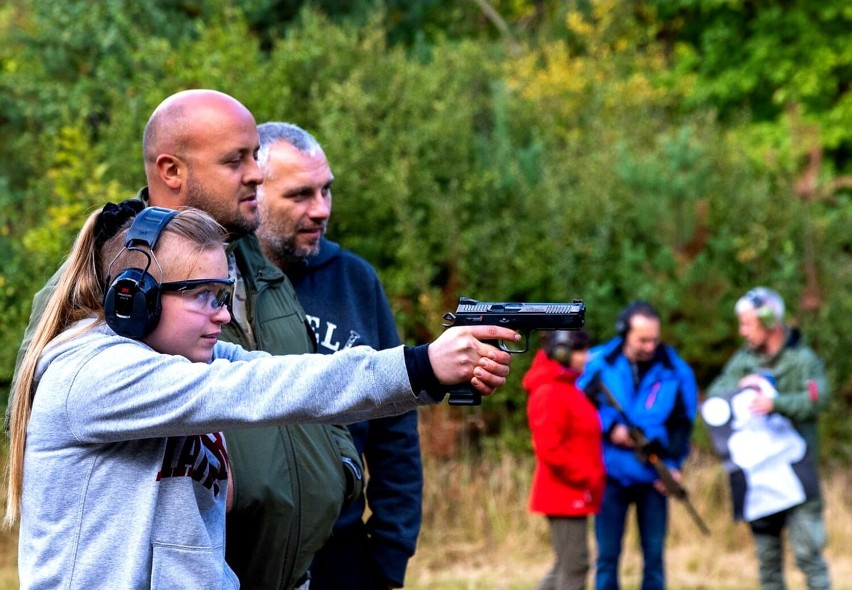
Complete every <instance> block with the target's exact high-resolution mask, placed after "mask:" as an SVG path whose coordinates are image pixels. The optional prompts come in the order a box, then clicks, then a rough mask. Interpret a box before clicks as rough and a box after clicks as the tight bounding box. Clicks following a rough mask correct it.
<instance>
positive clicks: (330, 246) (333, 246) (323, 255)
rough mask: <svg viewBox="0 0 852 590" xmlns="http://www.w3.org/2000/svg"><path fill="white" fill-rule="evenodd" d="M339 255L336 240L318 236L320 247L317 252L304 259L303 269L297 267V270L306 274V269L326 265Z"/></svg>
mask: <svg viewBox="0 0 852 590" xmlns="http://www.w3.org/2000/svg"><path fill="white" fill-rule="evenodd" d="M339 255H340V244H338V243H337V242H332V241H331V240H329V239H327V238H325V237H322V238H320V247H319V252H317V254H316V256H310V257H308V258H307V259H305V266H304V268H305V270H302V269H299V271H298V272H303V273H305V274H307V271H308V270H312V271H313V270H316V269H318V268H322V267H323V266H326V265H328V264H329V263H331V261H333V260H334V259H335V258H337V257H338V256H339ZM288 274H289V273H288Z"/></svg>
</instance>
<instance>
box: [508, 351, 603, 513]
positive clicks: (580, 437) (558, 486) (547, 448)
mask: <svg viewBox="0 0 852 590" xmlns="http://www.w3.org/2000/svg"><path fill="white" fill-rule="evenodd" d="M578 376H579V373H577V372H575V371H573V370H571V369H569V368H567V367H565V366H564V365H562V364H560V363H559V362H557V361H554V360H551V359H549V358H547V355H546V354H545V353H544V351H539V352H538V354H536V356H535V359H534V360H533V363H532V366H531V367H530V370H529V371H528V372H527V374H526V375H524V380H523V385H524V388H525V389H526V390H527V392H528V393H529V399H528V401H527V419H528V420H529V425H530V431H531V433H532V442H533V449H534V451H535V457H536V465H535V473H534V475H533V482H532V488H531V490H530V505H529V507H530V510H531V511H533V512H541V513H544V514H546V515H548V516H584V515H589V514H596V513H597V512H598V511H599V510H600V505H601V497H602V496H603V490H604V480H605V473H604V464H603V444H602V441H601V423H600V418H599V417H598V412H597V409H596V408H595V406H594V405H593V404H592V403H591V402H590V401H589V399H588V398H587V397H586V396H585V394H583V392H582V391H580V390H579V389H577V387H576V386H575V385H574V381H575V380H576V379H577V377H578Z"/></svg>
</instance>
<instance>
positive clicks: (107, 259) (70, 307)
mask: <svg viewBox="0 0 852 590" xmlns="http://www.w3.org/2000/svg"><path fill="white" fill-rule="evenodd" d="M101 211H102V210H98V211H95V212H94V213H92V214H91V215H90V216H89V218H88V219H87V220H86V223H85V224H84V225H83V228H82V229H81V230H80V233H79V234H78V236H77V239H76V241H75V242H74V246H73V247H72V249H71V253H70V255H69V256H68V260H67V261H66V264H65V266H64V268H63V270H62V272H61V274H60V275H59V279H58V281H57V283H56V286H55V288H54V289H53V292H52V293H51V295H50V298H49V299H48V301H47V305H46V306H45V309H44V313H43V314H42V315H41V317H40V318H39V320H38V323H37V324H36V327H35V330H34V331H33V338H32V341H31V342H30V345H29V348H28V349H27V351H26V353H25V354H24V356H23V358H22V359H21V364H20V366H19V368H18V371H17V374H16V376H15V379H14V383H13V388H12V391H11V392H10V398H9V399H10V403H11V405H12V411H11V416H10V428H9V439H10V445H9V462H8V466H7V494H6V515H5V518H4V524H5V525H6V526H9V527H10V526H12V525H14V523H15V521H16V520H17V519H18V516H19V514H20V506H21V493H22V488H23V476H24V451H25V450H26V436H27V424H28V423H29V420H30V415H31V414H32V402H33V398H34V397H35V391H34V388H35V387H36V368H37V366H38V362H39V359H40V358H41V356H42V354H43V353H44V351H45V349H47V348H48V347H49V346H52V345H54V344H56V343H59V342H63V341H66V340H69V339H71V338H73V337H75V336H78V335H80V334H82V333H84V332H85V331H87V330H90V329H91V328H93V327H94V326H96V325H98V324H100V323H103V322H104V308H103V298H104V286H105V284H104V283H105V281H106V280H107V279H108V275H109V273H110V267H111V266H117V267H118V268H125V267H124V266H122V264H123V262H124V259H125V258H126V254H132V253H131V252H127V251H126V250H125V248H124V238H125V235H126V234H127V231H128V230H129V229H130V226H131V224H132V219H131V220H128V221H127V222H126V223H125V224H124V225H123V226H122V227H121V228H120V229H119V230H118V233H117V234H116V235H114V236H112V237H111V238H109V239H107V240H106V242H105V243H104V244H103V246H102V247H101V248H100V249H98V246H97V241H96V238H97V236H96V231H97V230H96V227H97V225H98V218H99V217H100V215H101ZM170 237H176V238H183V241H182V242H181V243H180V246H181V247H185V245H186V241H189V242H190V243H192V244H194V245H196V246H197V251H198V252H201V251H207V250H211V249H215V248H222V247H223V245H224V241H225V239H226V237H227V234H226V232H225V230H224V228H222V226H221V225H219V224H218V223H217V222H216V221H215V220H214V219H213V218H212V217H211V216H210V215H209V214H207V213H205V212H204V211H201V210H200V209H194V208H191V207H186V208H183V209H180V210H179V211H178V214H177V215H176V216H175V217H173V218H172V219H171V220H170V221H169V223H168V225H167V226H166V227H165V228H164V230H163V235H162V239H160V240H159V241H158V243H157V246H156V248H155V252H157V253H160V254H161V256H160V258H162V259H166V260H170V259H174V260H180V259H181V258H183V259H185V258H186V257H185V252H181V256H174V257H170V256H163V255H162V254H163V251H164V250H168V249H169V248H174V247H175V246H176V245H177V242H176V241H175V240H172V239H168V238H170ZM152 254H153V253H152ZM137 255H138V254H137ZM160 280H162V279H160ZM89 317H95V318H96V321H95V322H93V323H92V324H90V325H87V326H86V327H83V328H74V329H70V328H71V326H73V325H74V324H75V323H76V322H78V321H80V320H82V319H85V318H89Z"/></svg>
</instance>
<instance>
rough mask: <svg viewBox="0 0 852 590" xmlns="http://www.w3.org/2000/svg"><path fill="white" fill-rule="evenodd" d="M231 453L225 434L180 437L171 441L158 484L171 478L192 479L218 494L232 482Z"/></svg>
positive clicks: (168, 441) (166, 451)
mask: <svg viewBox="0 0 852 590" xmlns="http://www.w3.org/2000/svg"><path fill="white" fill-rule="evenodd" d="M228 465H229V463H228V451H227V450H226V449H225V441H224V438H223V437H222V433H220V432H216V433H213V434H205V435H201V436H176V437H171V438H169V439H167V441H166V449H165V451H164V452H163V465H162V467H161V468H160V471H159V473H157V481H160V480H163V479H166V478H169V477H191V478H192V479H194V480H195V481H197V482H198V483H200V484H201V485H202V486H204V487H205V488H207V489H208V490H212V491H213V494H214V495H219V492H220V491H221V489H222V482H225V481H227V480H228Z"/></svg>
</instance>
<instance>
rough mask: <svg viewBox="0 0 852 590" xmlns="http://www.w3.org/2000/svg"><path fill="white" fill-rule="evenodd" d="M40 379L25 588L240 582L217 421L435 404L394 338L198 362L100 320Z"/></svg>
mask: <svg viewBox="0 0 852 590" xmlns="http://www.w3.org/2000/svg"><path fill="white" fill-rule="evenodd" d="M88 323H89V324H91V323H92V322H91V321H89V322H88ZM80 327H82V326H81V325H77V326H75V327H74V329H77V328H80ZM37 378H38V384H37V389H36V395H35V397H34V399H33V407H32V416H31V418H30V422H29V424H28V426H27V445H26V452H25V457H24V486H23V498H22V507H21V527H20V537H19V557H18V559H19V575H20V581H21V588H22V590H25V589H30V588H38V589H42V588H51V589H56V588H68V589H70V588H80V589H86V590H89V589H92V588H110V589H122V588H151V589H159V588H182V589H194V588H197V589H205V590H210V589H218V588H223V589H224V588H238V587H239V581H238V580H237V577H236V576H235V575H234V573H233V572H232V571H231V570H230V568H229V567H228V566H227V565H226V563H225V548H224V540H225V531H224V528H225V504H226V497H227V488H228V485H227V484H228V481H227V479H228V477H229V472H230V469H229V466H228V454H227V449H226V448H225V444H224V439H223V437H222V435H221V433H220V431H222V430H226V429H236V428H241V427H249V426H255V425H272V424H281V423H294V422H300V423H312V422H330V423H351V422H355V421H360V420H364V419H367V418H377V417H380V416H388V415H394V414H399V413H402V412H405V411H408V410H411V409H413V408H416V407H418V406H420V405H425V404H431V403H435V400H434V399H433V398H432V397H430V396H429V395H428V394H427V393H425V392H421V393H420V394H419V395H415V394H414V393H413V392H412V388H411V384H410V382H409V378H408V374H407V372H406V368H405V360H404V353H403V347H401V346H400V347H397V348H393V349H389V350H385V351H380V352H376V351H374V350H372V349H369V348H367V347H357V348H351V349H348V350H346V351H343V352H340V353H338V354H335V355H289V356H277V357H273V356H270V355H268V354H267V353H265V352H257V351H255V352H248V351H246V350H244V349H242V348H240V347H239V346H236V345H233V344H229V343H226V342H218V343H216V345H215V347H214V348H213V360H212V361H211V362H210V363H209V364H205V363H193V362H190V361H189V360H187V359H186V358H184V357H180V356H171V355H166V354H160V353H158V352H156V351H154V350H152V349H151V348H149V347H148V346H147V345H145V344H144V343H142V342H138V341H135V340H130V339H127V338H123V337H120V336H117V335H116V334H115V333H114V332H112V330H111V329H110V328H108V327H107V326H105V325H103V324H101V325H96V326H94V327H93V328H91V329H90V330H89V331H86V332H84V333H83V334H81V335H78V336H75V337H73V338H71V339H69V340H66V341H65V342H60V343H56V344H54V345H52V346H50V347H48V349H47V350H46V351H45V353H44V355H43V356H42V358H41V360H40V363H39V367H38V371H37Z"/></svg>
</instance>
